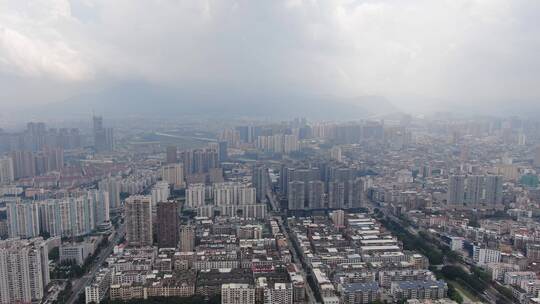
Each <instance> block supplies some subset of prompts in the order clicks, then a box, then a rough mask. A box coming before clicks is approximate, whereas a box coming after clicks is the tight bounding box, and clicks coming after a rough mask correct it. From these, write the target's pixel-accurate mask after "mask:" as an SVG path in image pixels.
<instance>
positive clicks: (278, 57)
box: [0, 0, 540, 115]
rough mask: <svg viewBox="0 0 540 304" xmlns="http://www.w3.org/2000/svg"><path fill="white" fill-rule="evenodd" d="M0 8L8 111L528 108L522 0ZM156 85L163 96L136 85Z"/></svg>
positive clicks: (530, 62) (58, 2)
mask: <svg viewBox="0 0 540 304" xmlns="http://www.w3.org/2000/svg"><path fill="white" fill-rule="evenodd" d="M1 6H2V9H1V10H0V59H1V60H0V80H1V81H0V103H1V105H2V107H3V108H5V109H10V110H19V109H21V108H24V109H29V108H30V109H31V108H33V107H34V106H36V105H48V104H52V103H63V102H66V101H67V102H68V104H75V103H77V102H78V103H79V104H81V105H80V106H79V108H78V109H80V110H84V111H86V112H87V113H90V111H91V108H92V107H93V106H92V104H89V103H98V104H99V102H100V100H102V99H106V100H107V102H108V103H110V102H109V100H111V102H112V103H115V102H121V103H126V104H129V101H126V100H118V99H128V98H130V97H132V95H130V94H129V91H130V90H137V89H139V90H140V91H142V94H143V95H144V94H145V93H146V94H149V97H153V98H154V99H155V100H153V101H152V102H154V103H156V104H158V105H159V104H160V101H161V100H165V101H166V102H169V101H172V102H174V103H179V104H181V103H183V102H188V103H189V102H191V101H193V100H195V101H199V100H200V101H201V102H204V103H214V104H218V105H221V104H227V103H231V102H232V103H236V102H237V103H238V104H239V105H241V106H242V107H244V105H245V106H249V105H253V106H257V105H260V104H266V103H268V102H272V103H274V104H278V105H279V104H287V103H298V104H301V105H302V106H303V107H309V104H310V102H312V101H313V100H315V101H316V102H315V104H318V103H317V102H318V101H319V100H323V102H324V103H330V104H331V103H338V104H339V103H340V102H345V103H348V104H359V105H361V104H362V100H356V98H358V97H366V96H368V97H371V96H377V97H380V98H385V99H387V100H388V102H389V103H390V104H392V105H393V107H395V109H396V110H399V111H405V112H407V113H423V114H425V113H432V112H434V111H457V112H461V113H471V112H474V113H482V114H497V115H499V114H501V113H508V112H513V113H515V114H530V113H531V112H530V109H533V110H534V111H538V110H539V109H538V106H537V104H538V98H539V96H540V91H539V90H540V89H539V86H538V85H537V83H538V81H539V77H540V75H539V73H540V72H539V71H540V68H539V62H538V58H537V54H538V52H539V51H540V41H539V40H540V33H539V31H540V27H539V26H538V20H539V19H540V4H539V3H538V2H536V1H499V0H494V1H472V0H460V1H417V0H413V1H376V0H366V1H300V0H297V1H295V0H290V1H89V0H84V1H83V0H80V1H68V0H65V1H62V0H55V1H52V0H51V1H6V0H4V1H2V2H1ZM161 89H164V90H167V91H168V92H170V94H168V95H167V97H163V96H157V97H156V96H155V95H153V93H148V92H155V91H160V90H161ZM111 91H113V92H114V93H111ZM89 95H90V96H92V97H95V96H97V97H95V98H87V96H89ZM201 96H203V97H201ZM122 97H123V98H122ZM81 100H82V101H81ZM261 100H262V101H261ZM144 102H145V101H144V100H142V101H136V102H134V104H135V108H136V107H137V106H138V105H139V103H144ZM146 102H150V101H146ZM73 107H74V106H73ZM97 107H99V106H97ZM68 108H69V106H68Z"/></svg>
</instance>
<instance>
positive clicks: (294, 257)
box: [274, 216, 318, 303]
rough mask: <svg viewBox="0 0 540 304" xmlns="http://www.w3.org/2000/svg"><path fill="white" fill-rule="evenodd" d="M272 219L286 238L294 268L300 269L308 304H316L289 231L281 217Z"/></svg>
mask: <svg viewBox="0 0 540 304" xmlns="http://www.w3.org/2000/svg"><path fill="white" fill-rule="evenodd" d="M274 219H275V220H276V221H277V222H278V224H279V227H280V228H281V231H282V232H283V233H284V234H285V237H286V238H287V245H288V246H289V248H290V250H291V253H292V255H293V262H294V264H295V265H296V267H297V268H298V269H300V274H301V275H302V277H303V278H304V283H305V286H306V288H305V289H306V294H307V296H308V299H309V301H308V303H318V302H317V300H316V298H315V294H314V293H313V290H311V286H310V285H309V283H308V280H307V276H306V271H305V269H304V267H303V266H302V263H301V261H302V260H300V257H299V256H298V252H296V249H295V247H294V246H293V244H292V241H291V240H292V239H291V235H290V233H289V231H288V230H287V229H285V225H283V220H282V219H281V217H279V216H274Z"/></svg>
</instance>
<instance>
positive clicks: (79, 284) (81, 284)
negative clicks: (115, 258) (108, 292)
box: [67, 224, 125, 304]
mask: <svg viewBox="0 0 540 304" xmlns="http://www.w3.org/2000/svg"><path fill="white" fill-rule="evenodd" d="M124 233H125V229H124V225H123V224H120V227H118V230H116V235H115V236H114V238H113V240H112V241H111V242H109V245H108V246H107V247H106V248H104V249H102V250H101V252H100V253H99V255H98V258H97V260H95V261H94V263H93V264H92V267H91V268H90V271H89V272H88V273H87V274H85V275H84V276H83V277H81V278H79V279H77V280H75V281H74V282H73V287H72V293H71V296H70V297H69V299H68V301H67V303H68V304H73V303H75V301H77V299H78V298H79V295H80V294H81V293H82V292H84V288H85V287H86V286H87V285H88V284H90V283H91V282H92V280H93V279H94V277H95V275H96V273H97V272H98V270H99V267H101V264H103V262H105V260H106V259H107V257H108V256H110V255H111V253H112V252H113V249H114V246H115V245H117V243H118V241H119V240H120V239H121V238H122V237H123V236H124Z"/></svg>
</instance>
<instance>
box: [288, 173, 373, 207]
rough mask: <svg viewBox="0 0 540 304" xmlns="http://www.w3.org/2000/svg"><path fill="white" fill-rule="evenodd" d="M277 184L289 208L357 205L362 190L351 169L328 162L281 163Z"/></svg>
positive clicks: (358, 179)
mask: <svg viewBox="0 0 540 304" xmlns="http://www.w3.org/2000/svg"><path fill="white" fill-rule="evenodd" d="M279 184H280V191H281V194H282V195H283V196H284V197H287V199H288V209H289V210H305V209H326V208H330V209H351V208H360V207H361V205H362V198H363V193H364V190H365V189H364V180H363V179H362V178H360V177H358V176H357V172H356V170H355V169H353V168H347V167H340V166H332V165H330V166H321V167H320V168H319V167H294V166H286V165H283V166H282V167H281V172H280V181H279Z"/></svg>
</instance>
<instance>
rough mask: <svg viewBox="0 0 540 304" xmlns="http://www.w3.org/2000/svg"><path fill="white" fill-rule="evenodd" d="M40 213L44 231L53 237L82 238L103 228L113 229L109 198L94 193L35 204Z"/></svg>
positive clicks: (96, 191) (93, 191)
mask: <svg viewBox="0 0 540 304" xmlns="http://www.w3.org/2000/svg"><path fill="white" fill-rule="evenodd" d="M34 204H35V205H36V206H38V209H39V221H40V230H41V231H42V232H47V233H49V234H50V235H51V236H62V237H72V236H82V235H86V234H89V233H91V232H92V231H93V230H95V229H97V228H98V227H99V226H100V225H110V224H109V221H110V218H109V194H108V193H107V192H106V191H99V190H91V191H88V192H86V193H81V195H80V196H78V197H71V198H65V199H60V200H53V199H50V200H45V201H36V202H34Z"/></svg>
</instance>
